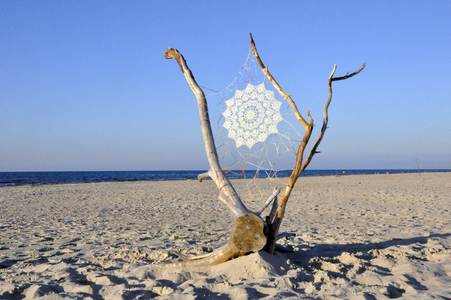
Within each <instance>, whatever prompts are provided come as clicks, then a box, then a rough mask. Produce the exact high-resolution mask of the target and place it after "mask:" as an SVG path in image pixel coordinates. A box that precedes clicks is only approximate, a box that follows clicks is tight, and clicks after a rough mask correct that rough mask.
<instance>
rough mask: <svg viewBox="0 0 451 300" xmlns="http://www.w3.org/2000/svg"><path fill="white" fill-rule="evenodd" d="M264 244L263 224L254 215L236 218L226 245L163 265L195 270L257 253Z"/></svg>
mask: <svg viewBox="0 0 451 300" xmlns="http://www.w3.org/2000/svg"><path fill="white" fill-rule="evenodd" d="M265 244H266V236H265V233H264V223H263V221H262V219H261V218H259V217H258V216H256V215H253V214H252V215H246V216H241V217H238V218H237V219H236V220H235V222H234V224H233V226H232V231H231V234H230V237H229V240H228V242H227V244H226V245H224V246H223V247H222V248H219V249H217V250H216V251H213V252H211V253H207V254H202V255H199V256H195V257H185V258H184V259H185V260H184V261H180V262H176V263H170V264H166V265H163V266H165V267H172V268H195V267H204V266H212V265H217V264H220V263H223V262H226V261H228V260H231V259H233V258H236V257H240V256H243V255H246V254H249V253H254V252H258V251H260V250H261V249H263V247H264V246H265Z"/></svg>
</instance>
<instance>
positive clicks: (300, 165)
mask: <svg viewBox="0 0 451 300" xmlns="http://www.w3.org/2000/svg"><path fill="white" fill-rule="evenodd" d="M250 45H251V49H252V53H253V54H254V57H255V60H256V61H257V63H258V65H259V66H260V68H261V70H262V72H263V74H264V75H265V76H266V78H267V79H268V81H269V82H271V83H272V85H273V86H274V88H275V89H276V90H277V91H278V92H279V94H280V95H281V96H282V97H283V98H284V99H285V100H286V101H287V102H288V104H289V105H290V107H291V109H292V111H293V113H294V115H295V117H296V118H297V119H298V120H299V122H300V123H301V124H302V126H303V127H304V129H305V132H304V136H303V137H302V140H301V142H300V143H299V145H298V150H297V153H296V160H295V164H294V167H293V171H292V172H291V175H290V177H289V178H288V183H287V185H286V187H285V191H284V194H283V195H282V197H281V199H280V201H278V202H274V206H273V209H272V210H271V215H270V216H269V217H268V218H267V223H268V224H267V226H268V228H269V234H268V243H267V246H266V249H267V250H268V251H269V252H271V253H272V252H274V249H275V246H276V244H275V241H276V240H277V233H278V231H279V228H280V225H281V222H282V219H283V217H284V215H285V208H286V205H287V202H288V199H289V197H290V194H291V192H292V190H293V188H294V185H295V184H296V181H297V179H298V178H299V176H301V174H302V172H303V171H304V170H305V168H306V167H307V166H308V165H309V164H310V162H311V161H312V158H313V156H314V155H315V154H316V153H318V146H319V144H320V143H321V141H322V139H323V137H324V133H325V132H326V129H327V124H328V122H329V105H330V103H331V101H332V82H333V81H339V80H345V79H348V78H351V77H353V76H355V75H357V74H359V73H360V72H361V71H362V70H363V69H364V68H365V65H362V66H361V67H360V68H359V69H357V70H356V71H355V72H352V73H348V74H346V75H344V76H340V77H334V75H335V71H336V68H337V66H336V65H334V68H333V70H332V73H331V74H330V76H329V80H328V88H329V89H328V91H329V92H328V97H327V101H326V103H325V105H324V111H323V124H322V127H321V131H320V133H319V136H318V138H317V140H316V142H315V143H314V144H313V147H312V149H311V151H310V153H309V155H308V156H307V158H306V159H305V160H304V152H305V148H306V147H307V144H308V142H309V140H310V137H311V135H312V131H313V124H314V122H313V119H312V117H311V116H310V113H307V117H308V119H309V121H308V122H307V121H306V120H305V118H304V117H303V116H302V114H301V113H300V112H299V110H298V108H297V106H296V104H295V102H294V100H293V99H292V98H291V97H290V96H289V95H288V94H287V93H286V92H285V91H284V90H283V89H282V87H281V86H280V85H279V83H278V82H277V81H276V79H275V78H274V76H273V75H272V74H271V73H270V72H269V70H268V68H267V67H266V66H265V64H264V63H263V61H262V59H261V58H260V55H259V54H258V51H257V47H256V45H255V41H254V39H253V36H252V34H250Z"/></svg>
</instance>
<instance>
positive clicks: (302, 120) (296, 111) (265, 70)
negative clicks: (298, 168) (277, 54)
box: [249, 33, 309, 129]
mask: <svg viewBox="0 0 451 300" xmlns="http://www.w3.org/2000/svg"><path fill="white" fill-rule="evenodd" d="M249 36H250V40H251V49H252V53H253V54H254V57H255V60H256V61H257V63H258V65H259V66H260V68H261V69H262V71H263V74H265V76H266V78H267V79H268V81H269V82H271V83H272V85H273V86H274V88H275V89H276V90H277V91H278V92H279V94H280V95H281V96H282V97H283V98H284V99H285V100H286V101H287V102H288V104H289V105H290V107H291V109H292V110H293V113H294V115H295V117H296V119H298V121H299V122H300V123H301V124H302V126H304V128H305V129H307V127H308V126H309V125H308V123H307V121H306V120H305V118H304V117H303V116H302V114H301V113H300V112H299V109H298V107H297V106H296V103H295V102H294V101H293V99H292V98H291V96H290V95H288V94H287V92H285V91H284V90H283V89H282V87H281V86H280V85H279V83H278V82H277V81H276V79H275V78H274V76H273V75H272V74H271V72H269V70H268V68H267V67H266V66H265V64H264V63H263V61H262V59H261V58H260V55H259V54H258V51H257V47H256V46H255V42H254V38H253V36H252V33H249Z"/></svg>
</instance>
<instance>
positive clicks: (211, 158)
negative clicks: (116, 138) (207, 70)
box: [164, 48, 249, 217]
mask: <svg viewBox="0 0 451 300" xmlns="http://www.w3.org/2000/svg"><path fill="white" fill-rule="evenodd" d="M164 57H165V58H166V59H175V61H177V63H178V65H179V67H180V70H181V71H182V73H183V75H184V76H185V79H186V81H187V83H188V85H189V86H190V88H191V90H192V91H193V93H194V95H195V96H196V99H197V105H198V107H199V117H200V125H201V129H202V139H203V141H204V147H205V152H206V154H207V159H208V163H209V165H210V170H209V171H208V174H209V176H210V177H211V179H212V180H213V181H214V183H215V184H216V186H217V188H218V190H219V199H220V200H221V201H222V202H223V203H224V204H225V205H226V206H227V207H228V208H229V209H230V210H231V211H232V213H233V214H234V215H235V217H239V216H243V215H246V214H248V213H249V210H248V209H247V208H246V206H245V205H244V204H243V202H242V201H241V199H240V197H239V196H238V193H237V192H236V191H235V189H234V188H233V186H232V184H231V183H230V181H229V180H228V179H227V177H226V176H225V175H224V172H223V171H222V169H221V166H220V164H219V159H218V154H217V152H216V147H215V142H214V138H213V133H212V131H211V125H210V117H209V115H208V106H207V100H206V99H205V94H204V92H203V91H202V89H201V88H200V87H199V85H198V84H197V82H196V80H195V79H194V76H193V73H192V72H191V70H190V69H189V68H188V66H187V64H186V61H185V58H184V57H183V55H182V54H181V53H180V52H179V51H178V50H177V49H174V48H169V49H168V50H167V51H166V52H165V54H164Z"/></svg>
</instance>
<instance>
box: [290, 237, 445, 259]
mask: <svg viewBox="0 0 451 300" xmlns="http://www.w3.org/2000/svg"><path fill="white" fill-rule="evenodd" d="M449 236H451V233H432V234H430V235H429V236H419V237H412V238H406V239H398V238H395V239H391V240H388V241H382V242H377V243H355V244H320V245H315V246H313V247H310V248H307V249H301V250H299V251H295V252H293V253H291V254H290V255H289V256H290V257H291V258H293V261H294V262H296V263H300V264H301V265H306V264H307V263H308V261H309V260H310V259H312V258H321V257H322V258H332V257H336V256H340V255H341V254H343V253H345V252H346V253H360V252H361V253H362V257H361V258H365V255H369V253H368V252H369V251H371V250H381V249H386V248H389V247H392V246H407V245H412V244H417V243H419V244H426V243H427V241H428V239H431V238H447V237H449Z"/></svg>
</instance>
